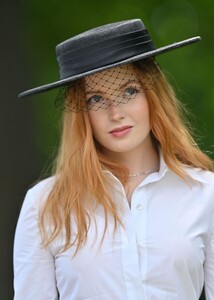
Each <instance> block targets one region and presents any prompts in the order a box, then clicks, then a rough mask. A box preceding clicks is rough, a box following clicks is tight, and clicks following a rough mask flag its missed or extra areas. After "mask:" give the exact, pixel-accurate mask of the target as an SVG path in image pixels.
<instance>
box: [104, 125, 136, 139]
mask: <svg viewBox="0 0 214 300" xmlns="http://www.w3.org/2000/svg"><path fill="white" fill-rule="evenodd" d="M131 129H132V126H122V127H118V128H114V129H113V130H111V131H110V132H109V133H110V134H111V135H113V136H114V137H123V136H125V135H127V134H128V133H129V132H130V131H131Z"/></svg>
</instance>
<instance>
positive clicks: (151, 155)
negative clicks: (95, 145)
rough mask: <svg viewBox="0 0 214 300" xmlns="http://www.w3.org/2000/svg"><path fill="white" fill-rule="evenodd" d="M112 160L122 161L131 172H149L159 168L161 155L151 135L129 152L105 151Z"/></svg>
mask: <svg viewBox="0 0 214 300" xmlns="http://www.w3.org/2000/svg"><path fill="white" fill-rule="evenodd" d="M105 154H106V155H107V156H108V157H110V158H111V159H112V160H116V161H118V162H121V164H123V165H124V166H125V167H126V168H127V169H128V170H129V174H135V173H140V172H149V171H153V170H157V169H159V155H158V151H157V147H156V146H155V145H154V143H153V142H152V139H151V137H150V136H148V138H147V140H146V141H144V143H143V144H142V145H140V146H139V147H137V148H135V149H132V150H131V151H128V152H122V153H121V152H109V151H108V153H105Z"/></svg>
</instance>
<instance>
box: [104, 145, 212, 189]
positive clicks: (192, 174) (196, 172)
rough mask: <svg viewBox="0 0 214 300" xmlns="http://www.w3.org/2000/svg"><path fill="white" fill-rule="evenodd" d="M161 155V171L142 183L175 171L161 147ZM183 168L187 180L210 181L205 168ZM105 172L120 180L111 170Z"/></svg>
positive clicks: (153, 180)
mask: <svg viewBox="0 0 214 300" xmlns="http://www.w3.org/2000/svg"><path fill="white" fill-rule="evenodd" d="M159 156H160V168H159V171H158V172H155V173H152V174H150V175H149V176H147V177H146V178H145V179H144V180H143V182H142V183H141V185H145V184H148V183H150V182H155V181H158V180H160V179H161V178H163V177H164V176H165V174H166V173H167V172H173V171H172V170H170V169H169V168H168V166H167V165H166V162H165V160H164V158H163V153H162V151H161V149H159ZM182 168H183V169H184V171H185V172H186V173H187V175H188V178H187V180H191V179H192V180H194V181H197V182H201V183H208V180H206V179H205V176H204V171H203V170H201V169H199V168H193V167H190V166H185V165H182ZM103 172H104V173H106V174H110V175H111V176H113V177H114V178H115V179H116V181H119V180H118V178H117V177H116V176H114V175H113V174H112V173H111V172H110V171H108V170H104V171H103Z"/></svg>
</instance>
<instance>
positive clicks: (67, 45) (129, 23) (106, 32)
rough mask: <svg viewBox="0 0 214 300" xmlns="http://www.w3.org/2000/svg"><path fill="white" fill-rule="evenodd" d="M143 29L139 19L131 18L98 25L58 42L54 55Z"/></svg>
mask: <svg viewBox="0 0 214 300" xmlns="http://www.w3.org/2000/svg"><path fill="white" fill-rule="evenodd" d="M144 29H145V26H144V24H143V22H142V20H141V19H132V20H126V21H122V22H115V23H111V24H107V25H103V26H99V27H96V28H94V29H90V30H87V31H85V32H83V33H80V34H78V35H76V36H74V37H72V38H69V39H67V40H65V41H63V42H62V43H60V44H58V45H57V46H56V55H57V57H58V56H60V55H63V54H65V53H67V52H70V51H73V50H77V49H79V48H82V47H86V46H90V45H93V44H96V43H97V42H100V41H104V40H107V39H109V38H114V37H118V36H121V35H124V34H128V33H131V32H135V31H138V30H144Z"/></svg>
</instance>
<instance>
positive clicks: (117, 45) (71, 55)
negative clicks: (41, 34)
mask: <svg viewBox="0 0 214 300" xmlns="http://www.w3.org/2000/svg"><path fill="white" fill-rule="evenodd" d="M154 49H155V46H154V44H153V42H152V40H151V38H150V36H149V34H148V31H147V30H146V29H144V30H137V31H133V32H131V33H129V34H124V35H121V36H117V37H114V38H109V39H107V40H105V41H98V42H96V43H94V44H92V45H90V46H85V47H82V48H80V49H78V50H76V49H75V50H71V51H69V52H67V53H66V54H62V55H59V56H58V57H57V60H58V62H59V65H60V78H61V79H65V78H67V77H70V76H74V75H77V74H79V73H83V72H87V71H89V70H91V69H97V68H100V67H103V66H105V65H108V64H112V63H116V62H119V61H121V60H124V59H127V58H129V57H132V56H135V55H138V54H141V53H145V52H148V51H152V50H154ZM80 61H81V64H80Z"/></svg>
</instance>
